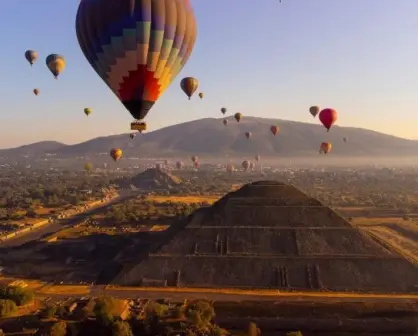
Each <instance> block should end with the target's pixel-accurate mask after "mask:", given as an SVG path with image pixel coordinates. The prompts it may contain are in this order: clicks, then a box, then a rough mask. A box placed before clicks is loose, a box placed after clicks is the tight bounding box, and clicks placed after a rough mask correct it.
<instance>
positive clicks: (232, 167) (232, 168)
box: [226, 163, 235, 174]
mask: <svg viewBox="0 0 418 336" xmlns="http://www.w3.org/2000/svg"><path fill="white" fill-rule="evenodd" d="M234 170H235V167H234V165H233V164H232V163H228V164H227V165H226V171H227V172H228V173H229V174H232V173H233V172H234Z"/></svg>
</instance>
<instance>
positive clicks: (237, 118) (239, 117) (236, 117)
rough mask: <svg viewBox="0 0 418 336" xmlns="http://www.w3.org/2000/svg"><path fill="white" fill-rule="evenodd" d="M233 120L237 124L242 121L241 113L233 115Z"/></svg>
mask: <svg viewBox="0 0 418 336" xmlns="http://www.w3.org/2000/svg"><path fill="white" fill-rule="evenodd" d="M234 118H235V120H236V121H237V122H240V120H241V119H242V114H241V113H239V112H238V113H235V114H234Z"/></svg>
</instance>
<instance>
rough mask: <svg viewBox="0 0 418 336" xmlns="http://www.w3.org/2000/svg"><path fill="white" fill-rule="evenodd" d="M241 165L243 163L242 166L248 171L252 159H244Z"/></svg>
mask: <svg viewBox="0 0 418 336" xmlns="http://www.w3.org/2000/svg"><path fill="white" fill-rule="evenodd" d="M241 165H242V168H244V170H245V171H247V170H248V168H250V161H248V160H245V161H242V164H241Z"/></svg>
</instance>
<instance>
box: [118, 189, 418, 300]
mask: <svg viewBox="0 0 418 336" xmlns="http://www.w3.org/2000/svg"><path fill="white" fill-rule="evenodd" d="M170 229H171V228H170ZM170 229H169V230H170ZM169 230H167V231H169ZM166 241H167V243H166V244H165V245H162V247H161V248H160V249H158V250H156V251H155V252H154V253H150V254H149V257H148V258H144V259H143V261H142V262H139V263H138V264H136V265H130V266H126V267H125V268H124V270H123V271H122V272H121V273H120V274H119V276H117V277H116V278H115V279H114V281H113V282H114V283H115V284H119V285H143V286H146V285H147V284H151V283H152V284H154V285H155V284H157V283H160V284H163V285H165V284H166V285H167V286H180V287H183V286H184V287H215V288H216V287H224V288H277V289H288V290H307V289H309V290H331V291H332V290H333V291H341V290H348V291H374V292H408V291H413V290H416V288H415V285H416V283H417V282H418V272H417V269H416V267H415V266H414V265H413V264H411V263H409V262H408V261H407V260H405V259H403V258H402V257H401V256H399V255H397V254H396V253H395V252H393V251H390V250H388V249H386V248H385V247H383V246H382V245H380V244H379V243H377V242H376V241H375V240H373V239H372V238H371V237H369V236H367V235H366V234H364V233H363V232H361V231H360V230H358V229H357V228H355V227H353V226H352V225H351V224H350V223H348V222H347V221H345V220H344V219H343V218H341V217H340V216H339V215H338V214H336V213H335V212H334V211H333V210H332V209H330V208H329V207H326V206H324V205H322V204H321V203H320V202H319V201H318V200H316V199H314V198H311V197H309V196H307V195H305V194H304V193H303V192H301V191H300V190H298V189H296V188H295V187H293V186H290V185H286V184H284V183H280V182H275V181H260V182H255V183H251V184H248V185H245V186H243V187H242V188H241V189H239V190H237V191H235V192H231V193H229V194H227V195H226V196H224V197H223V198H222V199H221V200H219V201H218V202H216V203H215V204H214V205H213V206H212V207H209V208H206V209H202V210H200V212H197V213H195V214H194V215H193V216H192V219H191V220H190V221H189V222H188V224H187V225H185V226H183V228H173V229H172V231H171V237H168V236H167V238H166ZM400 274H402V276H401V277H400V276H399V275H400Z"/></svg>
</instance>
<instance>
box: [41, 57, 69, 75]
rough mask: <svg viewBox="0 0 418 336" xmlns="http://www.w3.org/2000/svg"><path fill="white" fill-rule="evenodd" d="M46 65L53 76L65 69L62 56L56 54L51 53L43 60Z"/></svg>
mask: <svg viewBox="0 0 418 336" xmlns="http://www.w3.org/2000/svg"><path fill="white" fill-rule="evenodd" d="M45 63H46V66H47V67H48V69H49V71H51V72H52V74H53V75H54V77H55V78H58V76H59V74H60V73H61V72H62V71H63V70H64V69H65V59H64V56H61V55H58V54H51V55H49V56H48V57H47V58H46V60H45Z"/></svg>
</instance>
